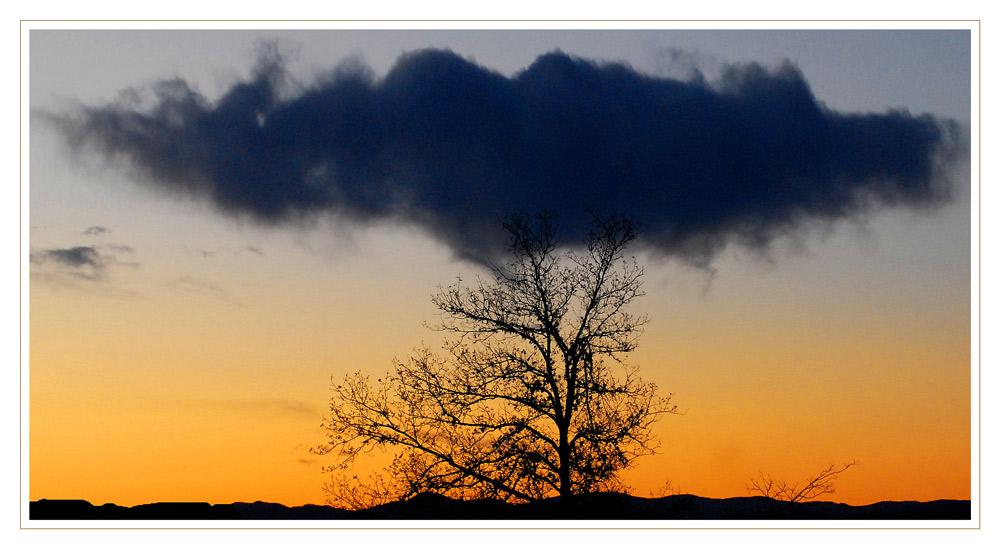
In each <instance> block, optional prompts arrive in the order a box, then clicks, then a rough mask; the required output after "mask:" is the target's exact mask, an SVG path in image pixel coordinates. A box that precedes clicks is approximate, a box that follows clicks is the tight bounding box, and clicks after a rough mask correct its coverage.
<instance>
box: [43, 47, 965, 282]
mask: <svg viewBox="0 0 1000 549" xmlns="http://www.w3.org/2000/svg"><path fill="white" fill-rule="evenodd" d="M153 91H154V92H155V94H154V98H153V103H152V106H151V107H146V108H140V107H138V106H137V105H134V104H131V105H130V104H125V103H116V104H109V105H106V106H102V107H93V108H85V109H83V110H81V111H79V112H76V113H73V114H70V115H53V116H51V117H50V119H51V120H54V121H55V122H56V123H58V124H59V125H60V127H61V128H62V129H63V130H64V132H65V134H66V136H67V138H68V139H69V141H70V143H72V144H73V145H75V146H77V147H80V148H82V149H94V150H96V151H98V152H99V153H101V154H102V155H104V156H106V157H108V158H116V159H117V158H124V159H127V160H128V161H129V162H130V164H131V165H132V166H134V167H135V168H136V169H137V170H138V171H139V172H140V174H141V175H142V176H144V177H143V178H144V180H146V181H148V182H150V183H151V184H153V185H156V186H158V187H162V188H165V189H169V190H173V191H177V192H179V193H181V194H187V195H191V196H194V197H196V198H199V199H203V200H207V201H210V202H211V203H212V204H214V205H215V206H216V207H217V208H218V210H220V211H221V212H224V213H225V214H229V215H235V216H241V217H249V218H251V219H254V220H257V221H259V222H261V223H265V224H281V223H285V222H299V221H302V220H304V219H309V218H311V217H314V216H317V215H331V216H333V217H335V218H337V219H340V220H343V221H348V222H352V223H356V224H360V225H364V224H368V223H375V222H382V221H387V220H390V221H396V222H401V223H407V224H415V225H418V226H420V227H422V228H423V229H425V230H426V231H427V232H428V233H430V234H431V235H433V236H434V237H436V238H437V239H439V240H441V241H443V242H445V243H447V244H448V245H449V246H450V247H451V249H452V250H453V251H454V252H455V253H456V255H458V256H460V257H464V258H469V259H482V258H484V257H488V256H490V255H491V254H493V253H496V252H497V251H499V250H501V249H502V246H503V243H504V236H503V234H502V233H501V231H500V224H499V223H498V219H499V218H500V217H502V216H504V215H507V214H512V213H521V212H534V211H538V210H541V209H549V210H552V211H555V212H557V213H558V214H559V215H560V221H561V229H562V231H563V233H564V234H565V240H564V242H566V243H568V244H572V243H573V242H576V241H580V240H581V239H583V238H584V237H585V236H586V228H587V225H588V222H589V221H590V214H589V213H588V209H589V210H593V211H594V212H596V213H598V214H609V213H618V214H623V215H630V216H634V217H635V218H637V219H638V220H639V221H640V222H641V223H642V227H643V234H644V242H645V243H646V244H647V245H648V246H649V247H650V248H651V249H652V250H655V251H657V252H659V253H661V254H662V255H665V256H670V257H676V258H680V259H682V260H685V261H687V262H690V263H693V264H699V265H708V264H709V263H710V262H711V260H712V258H713V257H715V255H716V254H717V253H718V252H719V251H720V250H721V249H722V248H724V247H725V246H726V245H727V244H729V243H737V244H741V245H743V246H747V247H750V248H755V249H762V248H767V247H768V246H769V245H770V244H771V243H772V242H773V240H774V239H775V238H778V237H780V236H782V235H786V234H790V233H793V232H795V231H797V230H798V229H799V228H801V227H803V226H805V225H808V224H809V223H811V222H815V221H819V222H827V221H835V220H838V219H844V218H851V217H854V216H857V215H859V214H863V213H865V212H868V211H871V210H873V209H877V208H883V207H911V208H923V207H929V206H935V205H938V204H941V203H943V202H944V201H946V200H948V198H949V196H950V192H951V190H950V188H949V186H948V184H947V183H946V179H944V178H942V177H941V175H942V173H943V172H944V171H945V170H944V167H945V166H947V164H948V162H950V161H951V160H953V159H954V158H955V157H956V156H957V155H960V154H963V149H962V147H960V146H959V145H958V142H959V141H960V139H959V137H958V134H959V133H960V132H959V131H958V130H957V125H956V124H955V123H953V122H951V121H942V120H937V119H935V118H932V117H930V116H913V115H911V114H909V113H907V112H905V111H894V112H887V113H883V114H844V113H838V112H835V111H832V110H830V109H827V108H825V107H824V106H823V105H822V104H820V103H819V102H817V100H816V98H815V97H814V96H813V95H812V92H811V90H810V88H809V85H808V83H807V82H806V81H805V79H804V77H803V75H802V73H801V72H800V71H799V70H798V69H797V68H796V67H794V66H793V65H791V64H789V63H785V64H783V65H780V66H778V67H776V68H773V69H768V68H764V67H762V66H760V65H757V64H746V65H733V66H730V67H728V68H726V69H725V70H724V71H723V74H722V76H721V78H720V79H719V80H718V81H716V82H712V83H708V82H706V81H705V79H704V78H701V77H700V76H699V75H698V74H695V77H694V78H692V79H691V80H689V81H681V80H674V79H666V78H659V77H654V76H650V75H646V74H643V73H640V72H638V71H635V70H633V69H632V68H630V67H628V66H626V65H623V64H616V63H597V62H592V61H588V60H584V59H580V58H576V57H572V56H569V55H566V54H564V53H561V52H554V53H549V54H546V55H543V56H541V57H539V58H538V59H537V60H536V61H535V62H534V63H533V64H532V65H530V66H529V67H527V68H526V69H524V70H523V71H521V72H519V73H517V74H515V75H513V76H512V77H507V76H504V75H500V74H498V73H495V72H493V71H491V70H489V69H487V68H485V67H482V66H479V65H477V64H475V63H474V62H472V61H469V60H467V59H464V58H462V57H460V56H458V55H456V54H454V53H452V52H449V51H439V50H423V51H418V52H413V53H409V54H405V55H403V56H401V57H400V58H399V59H398V60H397V62H396V64H395V66H394V67H393V68H392V69H391V70H390V71H389V73H388V74H386V75H385V76H384V77H381V78H377V77H375V76H374V75H373V73H372V71H371V70H370V69H368V68H367V67H365V66H363V65H361V64H360V63H358V62H346V63H342V64H341V65H340V66H339V67H338V68H337V69H336V70H334V71H332V72H331V73H330V74H329V75H327V76H325V77H324V78H321V79H319V80H318V81H316V82H314V83H312V84H309V85H302V84H295V83H293V82H291V79H290V78H289V77H288V76H287V74H286V73H285V71H284V67H283V64H282V62H281V59H280V57H278V56H275V55H269V56H264V57H262V58H261V60H260V62H259V64H258V67H257V69H256V70H255V72H254V74H253V75H252V77H251V78H250V79H248V80H246V81H242V82H239V83H237V84H235V85H234V86H233V87H232V88H230V89H229V90H228V91H227V92H226V93H225V94H223V95H222V96H221V97H220V98H219V99H218V100H216V101H214V102H213V101H209V100H208V99H206V98H205V97H204V96H202V95H201V94H199V93H198V92H197V91H196V90H195V89H193V88H192V87H191V86H190V85H189V84H188V83H187V82H185V81H183V80H176V79H175V80H166V81H162V82H159V83H157V84H156V85H155V86H154V88H153Z"/></svg>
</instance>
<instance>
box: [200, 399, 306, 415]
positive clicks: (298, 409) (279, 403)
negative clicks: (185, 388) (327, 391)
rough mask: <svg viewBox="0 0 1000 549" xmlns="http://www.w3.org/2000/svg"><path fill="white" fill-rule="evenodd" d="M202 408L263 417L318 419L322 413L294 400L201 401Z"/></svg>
mask: <svg viewBox="0 0 1000 549" xmlns="http://www.w3.org/2000/svg"><path fill="white" fill-rule="evenodd" d="M198 402H199V403H200V404H202V405H204V406H208V407H211V408H216V409H223V410H235V411H240V412H246V413H253V414H264V415H276V414H277V415H285V414H288V415H298V416H308V417H312V418H318V417H320V416H321V415H322V412H321V411H320V410H319V409H318V408H316V407H315V406H313V405H311V404H309V403H307V402H303V401H301V400H294V399H280V398H273V399H240V400H201V401H198Z"/></svg>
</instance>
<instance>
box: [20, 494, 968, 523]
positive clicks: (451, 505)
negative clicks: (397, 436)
mask: <svg viewBox="0 0 1000 549" xmlns="http://www.w3.org/2000/svg"><path fill="white" fill-rule="evenodd" d="M29 518H30V519H31V520H553V519H569V520H969V519H971V518H972V504H971V502H970V501H969V500H936V501H929V502H917V501H883V502H880V503H875V504H872V505H862V506H852V505H847V504H844V503H833V502H825V501H808V502H800V503H792V504H788V503H785V502H781V501H777V500H773V499H769V498H765V497H759V496H758V497H738V498H727V499H713V498H703V497H698V496H693V495H673V496H666V497H662V498H654V499H649V498H641V497H635V496H630V495H626V494H615V493H598V494H586V495H581V496H579V497H578V499H577V500H575V501H574V502H573V505H572V508H571V509H570V510H569V511H568V512H567V511H565V510H563V509H562V507H561V506H560V505H559V500H558V498H552V499H548V500H545V501H541V502H537V503H527V504H519V505H515V504H510V503H504V502H502V501H497V500H473V501H462V500H455V499H451V498H448V497H445V496H440V495H436V494H418V495H416V496H414V497H412V498H410V499H408V500H405V501H398V502H393V503H387V504H384V505H379V506H376V507H372V508H370V509H363V510H359V511H348V510H344V509H337V508H335V507H330V506H322V505H304V506H301V507H286V506H284V505H281V504H277V503H265V502H260V501H257V502H254V503H230V504H214V505H213V504H209V503H203V502H192V503H185V502H162V503H150V504H144V505H137V506H134V507H122V506H118V505H115V504H112V503H107V504H104V505H101V506H95V505H92V504H91V503H89V502H87V501H85V500H49V499H41V500H38V501H32V502H30V503H29Z"/></svg>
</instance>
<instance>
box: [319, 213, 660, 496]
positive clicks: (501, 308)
mask: <svg viewBox="0 0 1000 549" xmlns="http://www.w3.org/2000/svg"><path fill="white" fill-rule="evenodd" d="M556 221H557V220H556V218H555V216H554V215H552V214H550V213H544V212H543V213H541V214H538V215H536V216H527V215H520V216H514V217H509V218H507V219H506V220H505V221H504V228H505V229H506V230H507V232H508V233H509V236H510V244H509V253H508V255H507V257H506V258H505V261H503V262H500V263H491V264H489V277H488V278H486V279H477V281H476V282H475V283H473V284H467V283H466V282H465V281H464V280H462V279H461V278H459V279H458V281H457V282H456V283H455V284H452V285H449V286H447V287H441V288H439V292H438V293H437V295H435V296H434V297H433V298H432V302H433V303H434V305H436V306H437V308H438V309H439V310H440V312H441V315H440V322H439V324H437V325H434V326H432V328H434V329H436V330H439V331H442V332H444V333H445V334H447V337H446V340H445V344H444V347H443V349H444V353H436V352H433V351H431V350H430V349H428V348H419V349H417V350H416V351H415V352H414V353H413V355H412V356H410V357H409V358H408V359H407V360H405V361H401V360H395V361H394V365H393V366H394V367H393V369H392V370H391V371H390V372H388V373H387V374H386V375H384V376H383V377H381V378H377V379H376V380H374V381H373V380H372V379H371V377H369V376H365V375H363V374H361V373H356V374H353V375H348V376H346V377H345V378H343V379H342V380H340V381H334V384H333V398H332V399H331V403H330V415H329V418H328V419H327V421H326V422H325V423H324V427H325V428H326V430H327V433H328V444H327V445H325V446H323V447H321V448H320V449H319V451H320V452H321V453H324V454H329V455H332V456H333V457H334V464H333V465H331V466H329V467H328V470H329V471H331V472H335V473H337V474H338V475H339V477H335V479H334V482H333V483H332V484H330V485H328V486H327V492H328V494H329V495H330V498H329V499H330V503H332V504H334V505H341V506H345V507H352V508H356V507H360V506H364V505H366V504H372V503H381V502H385V501H389V500H394V499H402V498H406V497H408V496H410V495H413V494H416V493H420V492H434V493H439V494H444V495H448V496H451V497H461V498H494V499H501V500H504V501H515V502H523V501H536V500H539V499H543V498H546V497H550V496H553V495H559V496H561V497H562V498H563V500H564V501H569V499H570V498H571V497H572V495H573V494H577V493H584V492H593V491H611V490H620V489H621V488H622V483H621V479H620V476H619V473H620V472H621V471H622V470H624V469H626V468H627V467H629V466H630V465H631V464H632V463H633V461H634V460H635V459H636V458H637V457H639V456H642V455H646V454H649V453H652V452H653V450H654V449H655V447H656V440H655V437H653V435H652V431H651V426H652V424H653V422H654V421H656V420H657V419H658V418H659V417H660V416H661V415H662V414H666V413H674V412H676V406H675V405H673V404H672V403H671V395H667V396H665V397H664V396H659V395H658V394H657V387H656V385H655V384H653V383H649V382H645V381H643V380H642V379H641V378H640V377H639V376H638V371H637V368H636V367H635V366H633V365H631V364H629V363H628V362H626V360H625V358H626V355H627V354H628V353H630V352H631V351H632V350H634V349H635V347H636V342H637V339H638V337H639V336H640V335H641V332H642V326H643V325H644V324H645V323H646V322H647V317H646V316H637V315H635V314H634V313H632V312H630V311H629V310H628V308H629V305H630V304H631V303H632V302H633V301H634V300H636V299H637V298H638V297H640V296H642V295H643V293H642V290H641V285H642V284H641V278H642V274H643V270H642V268H641V267H640V266H638V265H637V263H636V261H635V259H634V258H633V257H626V249H627V247H628V246H629V244H630V243H632V242H633V240H634V239H635V237H636V227H635V224H634V222H633V221H632V220H631V219H628V218H619V217H611V218H598V217H596V216H595V217H594V222H593V226H592V229H591V231H590V234H589V238H588V239H587V243H586V246H585V247H581V248H577V249H562V248H560V246H559V242H558V239H557V236H558V231H557V227H556ZM375 449H383V450H388V451H392V452H394V455H395V459H394V460H393V462H392V464H391V465H390V466H389V467H388V468H387V470H386V471H385V473H384V474H375V475H373V476H372V477H371V478H370V479H368V480H362V479H359V478H358V477H353V478H348V477H347V474H346V472H347V471H349V470H350V468H351V466H352V464H353V463H354V462H355V460H356V458H357V457H358V456H359V455H361V454H363V453H366V452H369V451H371V450H375Z"/></svg>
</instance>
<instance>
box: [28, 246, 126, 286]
mask: <svg viewBox="0 0 1000 549" xmlns="http://www.w3.org/2000/svg"><path fill="white" fill-rule="evenodd" d="M103 250H111V251H113V252H117V253H124V254H130V255H131V254H134V253H135V249H134V248H132V247H131V246H125V245H109V246H98V247H94V246H74V247H70V248H49V249H45V250H38V251H32V252H30V254H29V257H28V259H29V261H30V263H31V265H32V266H33V267H34V269H33V270H32V273H31V274H32V276H33V277H35V278H36V279H38V280H42V281H48V282H57V283H61V284H63V285H69V286H76V285H78V284H77V283H78V282H80V281H86V282H88V283H98V282H104V281H106V280H107V278H108V276H109V272H110V271H111V270H113V269H116V268H119V267H131V268H138V267H139V263H138V262H136V261H122V260H120V259H119V258H118V256H117V255H115V254H114V253H104V252H103Z"/></svg>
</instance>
